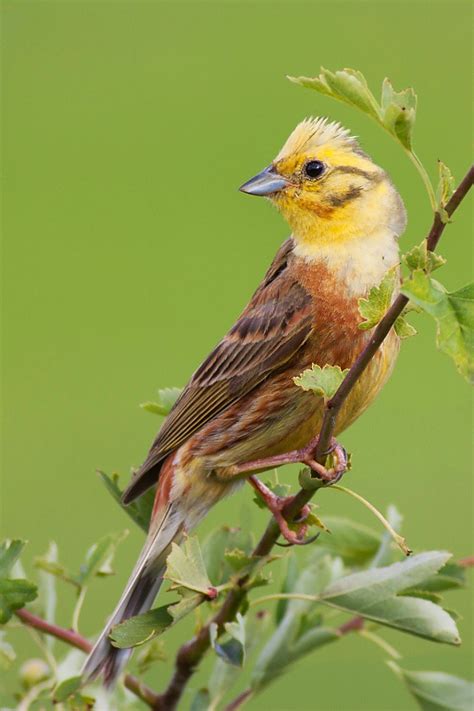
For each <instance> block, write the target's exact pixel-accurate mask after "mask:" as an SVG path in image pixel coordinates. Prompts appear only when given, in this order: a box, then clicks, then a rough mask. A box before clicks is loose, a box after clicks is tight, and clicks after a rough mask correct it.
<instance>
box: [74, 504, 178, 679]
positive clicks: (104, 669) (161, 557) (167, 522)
mask: <svg viewBox="0 0 474 711" xmlns="http://www.w3.org/2000/svg"><path fill="white" fill-rule="evenodd" d="M156 514H157V512H154V523H155V524H156V520H157V519H158V521H160V519H161V521H160V522H159V524H158V525H157V526H156V525H155V526H154V527H153V528H154V530H153V532H150V534H149V537H148V539H147V541H146V543H145V546H144V548H143V550H142V552H141V554H140V557H139V559H138V561H137V564H136V566H135V568H134V569H133V571H132V574H131V576H130V578H129V580H128V582H127V584H126V586H125V590H124V591H123V593H122V596H121V598H120V600H119V602H118V604H117V606H116V608H115V610H114V611H113V613H112V615H111V617H110V619H109V621H108V622H107V625H106V626H105V628H104V630H103V631H102V633H101V634H100V636H99V638H98V640H97V642H96V643H95V645H94V648H93V649H92V651H91V652H90V654H89V656H88V658H87V660H86V662H85V665H84V667H83V670H82V677H83V679H84V682H88V681H92V680H93V679H95V678H97V677H98V676H100V675H101V674H102V676H103V679H104V684H105V685H106V686H108V687H110V686H112V685H113V683H114V682H115V680H116V679H117V677H118V675H119V674H120V672H121V671H122V669H123V667H124V666H125V664H126V662H127V660H128V658H129V657H130V655H131V652H132V650H130V649H117V648H116V647H114V646H113V645H112V644H111V642H110V640H109V634H110V630H111V629H112V627H114V626H115V625H117V624H119V623H120V622H123V621H124V620H127V619H128V618H129V617H133V616H135V615H140V614H141V613H143V612H146V611H147V610H149V609H150V608H151V606H152V605H153V601H154V599H155V597H156V595H157V593H158V590H159V589H160V586H161V583H162V580H163V573H164V570H165V567H166V558H167V556H168V553H169V550H170V546H171V543H172V542H173V541H175V540H177V539H179V538H180V537H181V534H182V530H183V525H184V513H183V511H182V509H181V507H180V506H179V502H175V503H172V504H168V505H167V506H166V507H165V509H164V511H163V514H162V516H160V515H159V514H158V515H156Z"/></svg>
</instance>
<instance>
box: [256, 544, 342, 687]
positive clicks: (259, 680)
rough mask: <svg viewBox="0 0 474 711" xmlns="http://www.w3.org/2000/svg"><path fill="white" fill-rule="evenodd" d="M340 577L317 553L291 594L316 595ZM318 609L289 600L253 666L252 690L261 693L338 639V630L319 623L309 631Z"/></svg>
mask: <svg viewBox="0 0 474 711" xmlns="http://www.w3.org/2000/svg"><path fill="white" fill-rule="evenodd" d="M339 574H340V567H339V566H338V565H336V564H335V563H334V562H333V561H331V558H330V557H329V556H328V555H324V553H323V552H321V551H317V552H316V554H314V555H313V557H312V558H311V559H309V560H308V561H307V562H306V564H305V567H304V570H303V571H302V573H301V574H300V575H299V576H298V577H297V578H296V580H295V582H294V584H293V586H292V589H291V592H292V593H303V594H317V593H318V592H320V591H321V590H323V589H324V588H325V587H326V586H327V585H329V584H330V583H331V582H332V581H334V580H335V579H336V578H337V576H338V575H339ZM315 605H316V603H315V602H311V601H308V600H298V599H291V600H288V603H287V606H286V609H285V614H284V615H283V617H282V618H281V621H280V623H279V625H278V627H277V628H276V630H275V632H274V633H273V634H272V636H271V637H270V639H269V640H268V641H267V643H266V644H265V646H264V647H263V649H262V651H261V652H260V655H259V657H258V659H257V660H256V662H255V664H254V666H253V669H252V676H251V682H250V683H251V687H252V689H254V690H260V689H262V688H263V687H265V686H266V685H267V684H269V683H270V682H271V681H273V680H274V679H275V678H276V677H278V676H280V675H281V674H282V673H283V672H285V671H286V670H287V668H288V666H289V665H291V664H293V663H294V662H296V661H297V660H298V659H299V658H300V657H302V656H303V655H305V654H308V653H309V652H311V651H313V650H315V649H317V648H318V647H321V646H323V645H325V644H328V643H329V642H332V641H335V640H337V639H339V634H338V632H337V631H336V630H333V629H331V628H328V627H322V626H320V624H319V621H317V622H316V623H315V624H314V623H313V625H312V626H311V625H310V626H309V628H308V625H307V624H305V622H307V621H308V614H309V613H310V612H311V610H313V609H314V608H315Z"/></svg>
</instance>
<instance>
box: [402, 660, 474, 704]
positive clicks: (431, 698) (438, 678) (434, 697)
mask: <svg viewBox="0 0 474 711" xmlns="http://www.w3.org/2000/svg"><path fill="white" fill-rule="evenodd" d="M388 665H389V667H390V668H391V669H392V671H394V672H395V674H396V675H397V676H398V677H399V678H400V679H401V680H402V681H403V682H404V683H405V684H406V686H407V688H408V690H409V691H410V693H411V694H412V695H413V696H414V697H415V699H416V700H417V702H418V704H419V705H420V708H421V709H422V710H423V711H472V709H473V708H474V684H473V683H472V682H470V681H465V680H464V679H461V678H460V677H458V676H453V675H452V674H445V673H444V672H429V671H427V672H411V671H407V670H406V669H401V668H400V667H399V666H398V664H395V662H388Z"/></svg>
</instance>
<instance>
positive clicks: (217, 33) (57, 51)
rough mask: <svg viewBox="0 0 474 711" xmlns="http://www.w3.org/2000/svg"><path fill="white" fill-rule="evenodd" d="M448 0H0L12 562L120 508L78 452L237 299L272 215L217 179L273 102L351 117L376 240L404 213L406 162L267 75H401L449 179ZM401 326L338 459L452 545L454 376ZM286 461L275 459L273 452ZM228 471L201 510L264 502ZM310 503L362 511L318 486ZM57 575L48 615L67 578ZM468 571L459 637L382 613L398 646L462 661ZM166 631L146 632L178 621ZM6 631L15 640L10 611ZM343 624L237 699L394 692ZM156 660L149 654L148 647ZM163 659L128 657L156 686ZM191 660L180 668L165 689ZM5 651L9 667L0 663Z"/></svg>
mask: <svg viewBox="0 0 474 711" xmlns="http://www.w3.org/2000/svg"><path fill="white" fill-rule="evenodd" d="M470 13H471V5H470V3H469V2H458V1H456V0H450V1H449V2H435V1H434V0H427V1H426V2H419V1H418V2H413V1H412V2H400V1H397V2H380V1H377V2H362V1H359V2H358V1H353V2H334V1H332V2H295V1H292V2H290V1H288V2H265V1H262V2H194V3H184V2H132V1H129V2H113V1H109V2H93V1H89V2H78V1H75V2H21V1H20V2H18V1H17V2H4V3H3V83H4V87H3V105H2V113H3V132H4V134H3V135H4V152H3V156H4V171H5V182H4V187H3V203H4V260H5V261H4V263H5V271H4V281H3V284H4V289H5V295H4V301H3V327H4V360H3V370H4V376H5V378H4V393H3V408H4V416H5V417H4V419H5V426H4V459H3V508H2V528H3V535H8V536H20V537H23V538H27V539H28V540H29V541H30V545H29V548H28V553H27V555H26V556H25V561H26V563H27V564H28V562H29V561H31V560H32V558H33V556H34V555H38V554H40V553H43V552H44V550H45V548H46V546H47V544H48V541H49V540H51V539H55V540H57V541H58V542H59V545H60V551H61V556H62V558H63V559H64V560H65V561H66V562H68V563H69V564H70V565H71V566H78V565H79V563H80V561H81V560H82V557H83V555H84V552H85V550H86V549H87V548H88V547H89V546H90V544H91V543H93V542H94V541H95V540H97V539H98V538H99V537H101V536H102V535H104V534H105V533H108V532H110V531H118V530H121V529H123V528H125V527H128V519H127V520H126V519H125V517H124V515H123V514H122V512H121V511H120V510H119V508H118V507H117V506H116V505H115V504H114V503H113V502H112V500H111V499H110V497H109V496H108V495H107V493H106V492H105V490H104V489H103V487H102V485H101V484H100V482H99V480H98V478H97V477H96V475H95V473H94V471H95V469H96V468H97V467H100V468H103V469H105V470H106V471H109V472H112V471H119V472H121V473H122V474H123V476H124V477H125V479H126V478H127V476H128V473H129V469H130V466H132V465H139V464H140V463H141V461H142V460H143V458H144V455H145V454H146V452H147V449H148V446H149V444H150V442H151V440H152V438H153V436H154V434H155V431H156V428H157V425H158V421H157V419H156V418H155V417H153V416H152V415H149V414H147V413H144V412H143V411H141V410H140V409H139V407H138V403H140V402H142V401H144V400H148V399H153V398H154V396H155V392H156V388H158V387H164V386H167V385H183V384H184V383H185V382H186V380H187V378H188V377H189V375H190V374H191V372H192V371H193V370H194V369H195V367H196V366H197V365H198V364H199V362H200V360H201V359H202V358H203V357H204V356H205V355H206V354H207V353H208V351H209V350H210V348H211V347H212V346H213V345H214V344H215V343H216V341H217V340H218V339H219V338H220V337H221V335H222V334H223V333H224V332H225V330H226V329H227V328H228V327H229V326H230V325H231V324H232V322H233V319H234V318H235V317H236V316H237V315H238V313H239V311H240V310H241V309H242V308H243V306H244V305H245V303H246V301H247V300H248V298H249V296H250V294H251V293H252V291H253V289H254V288H255V286H256V285H257V284H258V282H259V280H260V278H261V276H262V274H263V273H264V271H265V269H266V267H267V265H268V264H269V262H270V260H271V259H272V256H273V254H274V252H275V251H276V249H277V247H278V245H279V244H280V243H281V242H282V241H283V239H285V237H286V236H287V234H288V229H287V227H286V225H285V224H284V223H283V221H282V219H281V217H280V216H279V215H278V214H277V212H276V211H274V210H272V209H271V208H270V206H269V205H268V204H266V203H265V202H264V201H261V200H257V199H253V198H249V197H247V196H244V195H242V194H240V193H239V192H238V191H237V187H238V186H239V185H240V184H241V183H242V182H243V181H244V180H246V179H247V178H249V177H250V176H252V175H253V174H254V173H256V172H257V171H258V170H260V169H261V168H263V167H264V166H265V165H267V164H268V163H269V161H270V160H271V158H272V157H273V156H274V155H275V153H276V152H277V151H278V149H279V148H280V146H281V144H282V142H283V141H284V139H285V138H286V136H287V134H288V133H289V132H290V131H291V130H292V128H293V127H294V125H295V124H296V123H297V122H298V121H300V120H301V119H302V118H303V117H304V116H307V115H320V114H323V115H328V116H330V117H331V118H332V119H337V120H340V121H342V123H343V124H344V125H346V126H348V127H350V128H351V130H352V131H353V132H354V133H355V134H356V135H358V136H359V137H360V140H361V142H362V145H363V147H364V148H365V149H366V150H367V151H368V152H369V153H370V154H372V155H373V157H374V158H375V159H376V160H377V161H378V162H379V163H380V164H382V165H383V166H384V167H385V168H387V169H388V170H389V172H390V173H391V175H392V177H393V179H394V181H395V183H396V185H397V186H398V188H399V190H400V192H401V194H402V196H403V198H404V200H405V202H406V206H407V209H408V215H409V226H408V230H407V233H406V235H405V236H404V237H403V239H402V248H408V247H409V246H410V245H413V244H415V243H419V242H420V241H421V239H422V238H423V236H424V235H425V234H426V232H427V228H428V227H429V224H430V210H429V204H428V200H427V197H426V195H425V193H424V191H423V187H422V185H421V183H420V180H419V178H418V176H417V174H416V173H415V171H414V169H413V167H412V165H411V164H410V163H409V161H408V160H407V159H406V158H405V156H404V155H403V154H402V152H401V151H400V149H399V148H398V147H397V146H396V145H395V143H394V142H392V141H391V139H390V138H389V137H388V136H386V135H385V134H384V133H383V132H382V131H381V130H380V129H379V128H378V127H377V126H375V124H372V123H371V122H370V120H369V119H367V118H366V117H364V116H362V115H361V114H358V113H356V112H354V111H353V110H351V109H350V108H347V107H345V106H343V105H342V104H338V103H335V102H333V101H332V100H330V99H326V98H323V97H321V96H319V95H317V94H316V93H312V92H310V91H308V90H304V89H302V88H299V87H296V86H294V85H292V84H290V82H288V81H287V80H286V79H285V75H286V74H306V75H314V74H316V73H317V72H318V69H319V66H320V65H321V64H322V65H324V66H327V67H328V68H331V69H336V68H341V67H344V66H350V67H355V68H358V69H360V70H361V71H363V72H364V74H365V75H366V77H367V79H368V81H369V84H370V85H371V86H372V87H373V88H377V87H378V86H379V85H380V83H381V81H382V79H383V78H384V76H388V77H389V78H390V79H391V80H392V82H393V83H394V85H395V87H396V88H402V87H405V86H407V85H413V86H414V87H415V89H416V91H417V93H418V96H419V113H418V120H417V126H416V145H417V151H418V153H419V155H420V156H421V158H422V159H423V160H424V162H425V163H426V164H427V166H428V168H429V170H430V173H431V174H432V175H433V174H434V171H435V167H436V166H435V162H436V159H437V158H441V159H443V160H444V161H445V162H446V163H447V164H448V165H449V166H450V167H451V169H452V171H453V173H454V175H455V176H456V177H457V178H460V177H462V175H463V173H464V171H465V170H466V168H467V165H468V162H469V155H470V138H469V130H470V120H471V114H470V105H471V95H470V93H469V91H468V89H467V87H466V83H467V82H466V74H467V71H466V70H467V68H468V67H469V62H470V51H471V40H472V37H471V31H470V26H471V23H470V19H471V18H470ZM469 226H470V224H469V210H468V208H467V206H464V207H463V208H462V209H461V210H460V211H459V213H457V214H456V217H455V220H454V224H453V225H452V226H450V227H449V229H448V230H447V231H446V233H445V236H444V237H443V240H442V247H441V251H442V253H443V254H444V255H445V256H446V257H447V258H448V265H447V267H446V268H445V269H444V270H443V274H442V279H443V281H444V282H445V283H446V284H447V286H448V287H450V288H454V287H458V286H461V285H463V284H465V283H466V281H467V280H468V279H469V270H470V259H469V258H468V250H469V249H470V238H469ZM412 320H413V321H414V322H415V321H416V326H417V327H418V328H419V332H420V335H419V336H418V337H417V338H414V339H411V340H409V341H408V342H406V343H405V344H404V346H403V349H402V353H401V357H400V359H399V363H398V367H397V369H396V372H395V374H394V375H393V377H392V379H391V381H390V383H389V384H388V385H387V387H386V388H385V390H384V392H383V394H382V395H381V396H380V397H379V399H378V401H377V402H376V404H375V405H374V406H373V407H372V408H371V409H370V411H369V412H367V414H366V415H365V416H364V417H363V418H362V419H361V420H360V421H359V422H357V423H356V424H355V425H354V426H353V427H352V428H351V429H350V431H349V432H347V433H346V434H345V435H344V436H343V438H342V441H343V442H344V444H345V445H346V447H347V448H348V449H349V450H350V451H352V452H353V457H354V468H353V471H352V472H351V474H350V475H349V477H348V478H347V479H346V482H347V484H348V485H349V486H351V487H354V488H356V489H357V491H359V492H360V493H362V494H363V495H365V496H367V497H368V498H369V499H370V500H371V501H372V502H373V503H375V504H376V505H377V506H379V507H380V508H382V509H384V508H385V507H386V506H387V504H389V503H391V502H393V503H396V504H397V505H398V507H399V508H400V509H401V511H402V512H403V513H404V514H405V525H404V528H405V532H406V535H407V537H408V541H409V543H410V545H411V546H412V547H413V548H415V549H416V550H421V549H428V548H430V549H433V548H443V549H444V548H446V549H449V550H451V551H453V552H454V554H455V555H457V556H465V555H468V554H472V552H473V535H472V534H473V530H472V485H471V476H470V475H471V471H470V469H471V466H470V462H471V460H470V458H469V456H468V451H469V434H470V429H471V428H470V425H471V411H470V399H469V398H470V393H469V391H468V386H467V385H466V384H465V383H464V382H463V381H462V380H461V378H460V376H459V375H458V374H457V373H456V372H455V370H454V367H453V366H452V364H451V362H449V360H448V359H447V357H446V356H444V355H442V354H440V353H438V352H437V351H436V350H435V348H434V327H433V324H432V323H431V322H429V321H428V320H427V319H423V318H421V317H414V319H412ZM284 478H285V479H286V480H287V481H295V477H294V472H292V471H291V470H288V471H287V472H286V474H285V475H284ZM250 499H251V492H250V488H244V489H242V490H241V491H240V492H239V493H238V494H237V495H236V496H235V497H234V499H232V500H229V501H227V502H225V503H224V504H221V505H220V506H219V507H218V508H216V509H215V510H214V511H213V512H212V514H211V515H210V516H209V518H208V519H207V520H206V521H205V522H204V523H203V524H202V525H201V527H200V529H199V535H200V536H204V535H205V533H206V532H207V531H209V530H210V529H211V528H212V527H214V526H215V525H217V524H218V523H219V522H227V523H235V524H237V523H238V522H239V517H240V512H242V511H243V512H244V515H245V516H247V517H248V516H250V515H251V517H252V522H253V523H252V526H253V527H254V530H255V532H256V533H258V532H259V531H261V530H262V527H263V525H264V522H265V520H266V516H265V515H264V514H263V513H260V512H259V511H257V509H256V508H255V507H251V505H250V503H249V502H250ZM319 504H320V506H321V509H320V513H321V515H322V517H323V518H324V513H330V514H343V515H350V516H351V517H353V518H356V519H357V520H359V521H362V522H365V523H369V524H370V525H372V526H376V523H375V522H374V521H373V520H371V519H370V518H369V516H368V514H367V513H366V511H365V510H364V509H362V508H361V507H359V506H358V505H357V504H356V503H355V502H353V501H352V500H346V499H345V497H344V496H341V495H335V494H332V493H329V494H324V495H321V496H320V497H319ZM140 544H141V536H140V533H139V532H138V531H137V530H133V531H131V534H130V536H129V537H128V539H127V541H126V542H125V543H124V544H123V545H122V547H121V549H120V551H119V554H118V558H117V564H116V565H117V574H116V576H115V577H113V578H110V579H108V580H106V581H104V582H97V584H96V585H95V588H94V589H93V591H92V592H91V594H90V597H89V601H88V603H86V607H85V611H84V619H83V626H84V632H85V633H87V634H92V633H94V632H95V631H97V629H98V627H99V625H101V624H102V622H103V620H104V618H105V616H106V613H107V612H108V611H110V609H111V607H112V606H113V605H114V603H115V599H116V597H117V595H118V593H119V591H120V589H121V586H122V585H123V583H124V581H125V579H126V578H127V576H128V572H129V570H130V568H131V566H132V564H133V562H134V560H135V557H136V555H137V552H138V549H139V547H140ZM71 599H72V597H71V594H70V593H69V591H68V590H66V591H65V592H64V597H62V599H61V607H62V611H61V614H63V615H64V618H65V619H66V611H67V609H69V605H70V603H71ZM469 600H470V594H469V593H468V592H461V593H453V594H452V596H451V598H450V600H449V602H450V604H451V606H453V607H455V608H456V609H457V610H459V611H460V612H461V614H462V615H463V619H462V621H461V622H460V629H461V632H462V635H463V638H464V644H463V646H462V647H461V648H460V649H454V648H449V647H445V646H441V645H434V644H430V643H428V642H424V641H422V640H418V639H415V638H411V637H409V636H404V635H400V634H396V633H392V632H390V631H388V632H385V633H384V636H385V637H386V638H387V639H388V640H389V641H391V642H396V644H397V646H398V647H399V648H400V649H401V651H402V652H403V654H404V660H403V662H404V665H405V666H406V667H407V668H410V669H413V670H416V669H436V670H438V669H439V670H445V671H448V672H452V673H455V674H459V675H462V676H465V677H469V676H470V674H471V672H472V661H473V659H472V656H471V649H472V638H470V633H471V632H472V624H471V617H470V609H469V608H470V606H469ZM190 632H191V626H190V625H188V627H187V628H186V624H184V625H182V626H181V627H180V628H178V629H177V630H173V631H172V633H171V634H169V636H168V640H167V646H168V647H169V649H170V650H171V651H172V650H173V649H174V648H175V646H176V645H177V643H178V640H179V639H182V637H183V634H190ZM17 639H18V643H19V644H20V645H23V649H24V650H26V649H27V648H30V649H31V646H30V644H29V643H28V641H27V637H26V634H25V633H24V632H18V634H17ZM383 658H384V657H383V654H381V653H380V652H379V651H378V650H377V649H375V648H372V646H370V645H369V644H368V643H367V642H364V641H363V640H359V639H355V638H354V639H352V638H348V639H347V640H345V641H344V642H343V643H341V644H338V645H335V646H334V647H328V648H327V650H326V649H324V650H323V651H321V652H317V653H315V654H313V655H312V656H310V657H306V658H305V659H304V660H303V661H301V662H300V663H299V664H298V665H297V666H296V667H294V668H293V670H292V672H291V674H290V675H287V676H286V677H284V678H283V679H282V680H280V681H279V682H277V683H275V684H274V685H273V686H271V687H270V688H269V689H268V691H267V692H266V693H265V694H264V695H262V696H261V697H257V698H256V699H255V700H254V701H253V702H252V703H250V704H249V705H248V708H249V709H250V710H252V709H253V710H254V711H257V710H259V709H260V710H263V709H275V710H276V711H279V710H281V711H283V710H285V711H288V710H290V709H291V710H294V711H303V710H304V711H309V710H310V709H318V710H328V711H335V710H336V709H337V710H343V711H355V710H362V709H364V710H367V711H370V710H372V709H373V710H378V711H380V710H381V709H383V711H389V710H390V711H395V710H397V711H398V710H400V709H412V708H414V706H415V705H414V702H413V701H412V700H411V699H410V698H409V697H408V695H407V693H406V692H405V690H404V689H403V688H402V686H401V684H400V683H399V681H398V680H397V679H396V678H395V677H394V676H393V674H392V672H390V671H389V670H388V668H387V667H386V666H385V665H384V663H383ZM168 667H169V664H168ZM168 667H166V668H165V666H164V665H163V666H162V667H157V668H156V669H154V670H153V672H152V673H150V674H149V675H148V680H149V681H150V683H151V684H153V685H154V686H155V687H156V688H158V687H159V686H160V685H161V686H163V684H164V680H165V679H167V677H168ZM208 670H209V662H207V663H206V664H204V665H203V666H202V668H201V669H200V671H199V673H198V674H197V675H196V677H195V678H194V679H193V681H192V683H191V686H190V691H189V692H187V694H186V696H185V700H184V702H183V709H184V708H188V707H189V704H190V700H191V698H192V695H193V690H195V689H197V688H198V687H199V686H200V685H202V684H203V682H204V681H205V679H206V674H207V672H208ZM14 674H15V670H14V671H13V672H12V674H11V682H12V683H13V681H14V680H13V676H14Z"/></svg>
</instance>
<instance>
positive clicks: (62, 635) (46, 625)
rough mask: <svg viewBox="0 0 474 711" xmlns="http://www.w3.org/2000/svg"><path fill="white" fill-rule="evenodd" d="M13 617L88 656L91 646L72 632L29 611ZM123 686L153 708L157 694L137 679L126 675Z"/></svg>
mask: <svg viewBox="0 0 474 711" xmlns="http://www.w3.org/2000/svg"><path fill="white" fill-rule="evenodd" d="M15 615H16V616H17V617H18V618H19V619H20V620H21V621H22V622H23V624H25V625H27V626H28V627H33V629H35V630H38V631H39V632H42V633H43V634H47V635H49V636H50V637H55V638H56V639H60V640H61V641H62V642H65V643H66V644H68V645H69V646H70V647H75V648H76V649H80V650H81V652H85V653H86V654H88V653H89V652H90V651H91V649H92V644H91V643H90V642H89V640H87V639H86V638H85V637H83V636H82V635H80V634H79V633H78V632H75V631H74V630H67V629H65V628H64V627H58V625H53V624H51V623H50V622H46V620H43V619H42V618H41V617H38V616H37V615H33V613H31V612H30V611H29V610H26V609H25V608H22V609H20V610H16V611H15ZM124 684H125V686H126V687H127V689H128V690H129V691H131V692H132V693H134V694H135V696H137V697H138V698H139V699H141V700H142V701H144V702H145V703H146V704H148V706H149V707H150V708H152V709H153V708H155V704H156V702H157V699H158V694H156V693H155V692H154V691H152V690H151V689H150V688H149V687H148V686H145V684H143V683H142V682H141V681H140V680H139V679H137V677H135V676H132V674H126V676H125V679H124Z"/></svg>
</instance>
